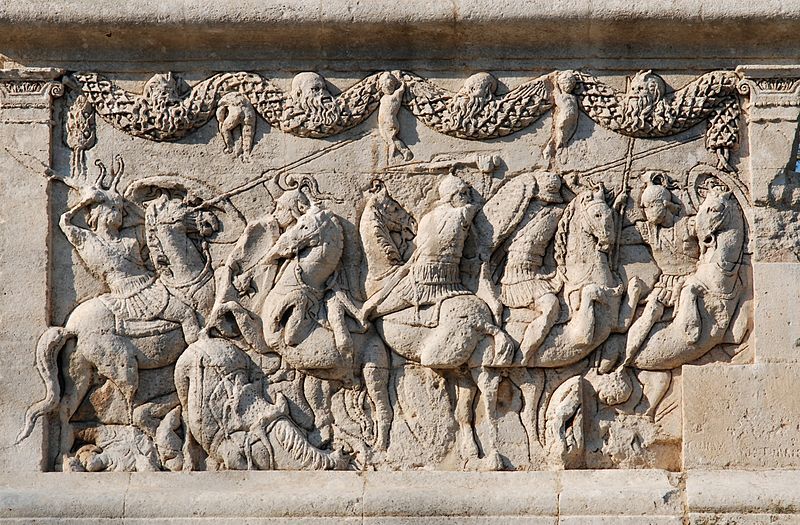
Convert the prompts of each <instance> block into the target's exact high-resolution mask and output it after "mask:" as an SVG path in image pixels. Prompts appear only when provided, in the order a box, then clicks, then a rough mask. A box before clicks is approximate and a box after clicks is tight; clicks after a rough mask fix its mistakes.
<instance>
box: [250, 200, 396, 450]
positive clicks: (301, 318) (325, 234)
mask: <svg viewBox="0 0 800 525" xmlns="http://www.w3.org/2000/svg"><path fill="white" fill-rule="evenodd" d="M343 249H344V232H343V229H342V225H341V223H340V222H339V219H338V218H337V216H336V215H334V214H333V213H332V212H330V211H328V210H322V209H320V208H319V207H317V206H315V205H312V206H311V208H309V209H308V210H307V211H306V212H305V213H304V214H303V215H302V216H301V217H300V218H299V219H298V220H297V222H296V223H295V224H294V225H292V226H291V227H290V228H288V229H287V230H286V231H285V232H284V233H283V234H281V236H280V237H279V238H278V240H277V241H276V242H275V244H274V245H273V246H272V248H271V249H270V250H269V252H268V253H267V255H266V257H265V262H266V263H267V264H275V263H277V264H279V265H280V268H279V270H278V275H277V277H276V279H275V284H274V285H273V286H272V288H271V290H270V291H269V293H268V294H267V297H266V299H265V300H264V306H263V308H262V310H261V319H262V321H263V330H264V339H265V341H266V343H267V346H268V347H269V348H270V349H271V350H273V351H275V352H277V353H278V354H280V355H281V356H282V357H283V359H284V360H285V362H286V363H287V364H288V365H289V366H291V367H292V368H294V369H296V370H299V371H301V372H303V373H305V374H306V377H305V379H304V390H305V395H306V399H307V401H308V402H309V404H310V405H311V408H312V410H313V412H314V420H315V421H314V423H315V425H314V426H315V427H316V429H317V430H318V431H319V432H320V437H321V439H322V440H323V441H324V440H326V439H327V438H329V437H330V435H331V434H332V424H333V415H332V411H331V398H332V396H333V394H335V393H336V391H338V390H339V389H341V388H342V387H343V386H350V387H352V386H354V383H355V382H357V381H358V378H357V377H356V375H357V374H359V373H360V374H361V376H362V377H363V380H364V384H365V386H366V389H367V393H368V394H369V397H370V399H371V400H372V402H373V403H374V405H375V411H376V420H377V421H376V424H377V435H376V436H375V448H376V449H377V450H386V448H387V446H388V441H389V430H390V428H391V423H392V410H391V406H390V404H389V391H388V378H389V360H388V354H387V351H386V347H385V346H384V344H383V341H381V339H380V337H378V335H377V334H376V333H375V332H374V331H372V330H369V331H366V332H365V331H364V330H361V329H360V327H359V326H356V324H355V323H354V322H353V318H355V316H356V314H357V312H356V310H355V306H353V304H352V302H351V300H350V299H349V297H348V296H347V295H346V294H345V292H344V291H343V290H341V289H340V288H339V286H338V283H337V278H338V277H339V270H340V267H341V258H342V253H343Z"/></svg>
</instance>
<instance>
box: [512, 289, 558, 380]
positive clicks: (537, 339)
mask: <svg viewBox="0 0 800 525" xmlns="http://www.w3.org/2000/svg"><path fill="white" fill-rule="evenodd" d="M536 306H537V308H539V310H540V311H541V313H540V314H539V315H538V316H537V317H536V318H535V319H534V320H533V321H531V322H530V323H529V324H528V326H527V327H526V328H525V334H524V335H523V336H522V342H520V344H519V349H520V351H521V352H522V366H527V364H528V363H529V362H530V361H531V359H533V357H534V355H535V354H536V350H538V349H539V347H540V346H542V343H543V342H544V340H545V338H546V337H547V335H548V334H549V333H550V330H551V329H552V328H553V325H555V324H556V321H557V320H558V316H559V315H561V303H560V302H559V301H558V297H556V295H555V294H551V293H548V294H545V295H543V296H541V297H540V298H539V299H537V300H536Z"/></svg>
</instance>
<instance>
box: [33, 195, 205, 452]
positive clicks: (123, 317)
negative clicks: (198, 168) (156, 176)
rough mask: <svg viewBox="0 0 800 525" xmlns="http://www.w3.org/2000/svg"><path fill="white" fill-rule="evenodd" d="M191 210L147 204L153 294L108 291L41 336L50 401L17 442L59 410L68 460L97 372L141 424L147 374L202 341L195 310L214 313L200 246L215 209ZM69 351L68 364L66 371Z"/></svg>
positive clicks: (164, 201) (165, 201) (39, 361)
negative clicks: (75, 422)
mask: <svg viewBox="0 0 800 525" xmlns="http://www.w3.org/2000/svg"><path fill="white" fill-rule="evenodd" d="M187 211H188V206H187V205H186V204H185V203H184V202H183V201H182V200H179V199H169V198H167V197H166V196H162V197H159V198H158V199H156V200H154V201H152V202H150V203H149V205H148V206H147V209H146V211H145V222H146V230H147V240H148V245H149V246H148V247H149V249H150V253H151V256H152V257H153V259H154V261H153V262H154V265H155V267H156V275H155V276H150V277H149V279H150V281H151V283H152V284H149V285H147V290H149V291H148V292H147V296H146V297H144V296H142V297H139V296H137V295H136V294H133V295H131V296H130V297H127V298H124V300H123V299H121V298H120V297H118V296H114V295H112V294H110V293H106V294H103V295H101V296H98V297H95V298H92V299H89V300H87V301H84V302H83V303H81V304H79V305H78V306H77V307H76V308H75V309H74V310H73V311H72V312H71V313H70V314H69V317H68V318H67V322H66V323H65V325H64V326H63V327H60V326H54V327H50V328H48V329H47V330H46V331H45V332H44V333H43V334H42V335H41V337H40V338H39V341H38V343H37V346H36V366H37V368H38V369H39V373H40V375H41V377H42V379H43V381H44V384H45V398H44V399H42V400H41V401H39V402H37V403H34V404H33V405H32V406H31V407H30V408H29V409H28V411H27V412H26V414H25V423H24V427H23V429H22V431H21V432H20V434H19V436H18V438H17V441H21V440H23V439H25V438H26V437H28V436H29V435H30V433H31V431H32V430H33V425H34V423H35V422H36V420H38V419H39V418H40V417H41V416H43V415H45V414H49V413H51V412H54V411H56V410H58V413H59V420H60V429H61V430H60V433H61V438H60V454H61V456H62V459H66V458H67V457H68V456H69V454H70V452H71V449H72V445H73V442H74V432H73V429H72V425H71V423H70V420H71V418H72V416H73V414H74V413H75V411H76V410H77V409H78V407H79V406H80V404H81V403H82V402H83V400H84V398H85V396H86V394H87V392H88V391H89V388H90V387H91V385H92V378H93V371H97V372H98V373H99V374H100V375H101V376H103V377H105V378H107V379H108V380H110V381H111V382H113V383H114V385H116V387H117V388H118V389H119V390H120V392H122V394H123V395H124V397H125V400H126V402H127V404H128V412H129V413H128V418H129V423H131V424H137V423H139V424H141V422H140V421H137V419H138V418H137V410H136V408H137V406H141V404H142V401H141V400H138V399H136V393H137V391H138V387H139V370H140V369H155V368H162V367H165V366H169V365H171V364H174V363H175V361H176V360H177V359H178V357H179V356H180V354H181V352H183V351H184V349H185V348H186V346H187V344H188V342H191V341H192V340H194V339H195V338H196V337H197V328H196V327H198V326H199V323H198V321H197V319H195V318H194V315H195V311H197V312H198V313H199V315H201V316H203V315H205V314H207V313H208V311H209V310H210V308H211V304H212V303H211V301H212V300H213V296H214V292H213V286H214V280H213V279H212V276H213V274H212V272H211V267H210V261H209V260H208V257H207V253H205V252H204V250H203V249H202V248H201V247H198V246H197V245H196V244H195V243H196V242H198V238H202V237H205V236H208V235H210V234H212V233H213V227H211V224H212V223H213V218H212V216H211V215H210V214H209V212H203V213H202V214H201V215H197V214H189V213H187ZM209 221H210V222H209ZM62 227H64V226H62ZM207 227H210V228H211V229H210V230H209V229H208V228H207ZM108 263H109V264H111V265H113V264H114V262H113V261H108ZM114 305H117V306H116V307H115V306H114ZM139 311H146V312H150V313H149V314H147V315H146V318H144V319H143V318H141V314H140V315H137V314H136V312H139ZM159 312H160V313H159ZM73 341H74V343H73ZM62 350H63V356H62V362H63V363H64V366H63V367H59V364H58V355H59V353H62ZM61 381H63V392H62V388H61Z"/></svg>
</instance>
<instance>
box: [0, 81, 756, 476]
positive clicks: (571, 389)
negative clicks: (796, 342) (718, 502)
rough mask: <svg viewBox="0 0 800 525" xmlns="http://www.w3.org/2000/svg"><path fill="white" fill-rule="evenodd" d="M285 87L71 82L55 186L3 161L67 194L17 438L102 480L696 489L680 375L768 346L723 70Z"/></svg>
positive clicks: (736, 112) (737, 129)
mask: <svg viewBox="0 0 800 525" xmlns="http://www.w3.org/2000/svg"><path fill="white" fill-rule="evenodd" d="M268 76H270V75H266V74H264V75H262V74H257V73H244V72H241V73H220V74H215V75H213V76H210V77H208V78H192V77H190V76H188V75H187V76H186V77H185V78H181V77H180V76H178V75H175V74H173V73H165V74H156V75H154V76H153V77H151V78H150V79H148V80H146V81H145V82H137V81H136V80H135V79H124V78H121V79H111V78H110V76H104V75H101V74H98V73H72V74H69V75H66V76H65V77H64V78H63V84H64V86H65V87H66V96H65V97H63V99H62V102H61V105H62V106H63V107H62V108H61V109H62V111H61V112H60V116H59V119H58V135H60V137H61V140H60V143H58V144H57V147H56V148H55V151H54V153H53V166H52V167H45V166H41V165H38V164H37V163H36V162H33V161H31V159H29V158H27V157H25V156H24V155H22V154H15V153H14V152H11V151H10V152H9V153H10V154H12V156H14V158H15V159H16V160H17V161H18V162H19V163H20V164H22V165H24V166H27V167H29V168H30V169H31V170H32V171H36V172H38V173H43V174H44V175H45V176H47V177H49V178H50V179H51V180H52V186H51V194H52V198H51V212H52V215H53V225H52V226H53V234H52V237H53V238H52V244H51V246H50V250H51V254H50V257H51V266H52V271H53V273H54V275H55V276H57V278H56V279H54V280H53V284H52V305H51V316H52V327H50V328H49V329H47V331H45V332H44V333H43V334H42V335H41V337H40V338H39V342H38V344H37V347H36V349H35V356H36V364H37V368H38V370H39V373H40V375H41V378H42V380H43V381H44V386H45V395H44V398H43V399H42V400H40V401H37V402H36V403H34V404H33V405H32V406H31V407H30V409H29V410H28V412H27V414H26V416H25V420H24V422H21V423H22V429H21V432H20V435H19V438H18V441H20V442H23V441H24V440H25V439H26V438H27V436H28V435H29V434H30V432H31V430H32V428H33V426H34V425H35V424H36V423H37V421H43V423H44V424H45V425H46V426H47V428H48V433H47V435H48V436H49V443H48V444H47V447H45V448H46V449H47V450H48V452H47V454H48V463H49V464H50V466H51V467H52V468H53V469H55V470H78V471H92V472H94V471H105V470H118V471H143V470H173V471H175V470H226V469H237V470H241V469H394V470H397V469H450V470H462V469H464V470H502V469H520V470H538V469H564V468H584V467H589V468H636V467H658V468H668V469H678V468H680V435H681V414H680V412H681V411H680V404H681V402H682V400H681V398H682V394H681V367H682V366H683V365H685V364H704V363H710V362H740V363H741V362H748V361H749V360H750V355H751V354H750V351H749V337H750V331H751V324H752V321H751V318H752V286H751V280H752V277H751V269H750V253H751V249H750V239H749V232H750V225H749V221H750V220H751V219H750V213H749V212H750V209H751V207H752V204H751V190H750V187H749V181H748V179H747V178H746V177H743V176H741V174H740V169H741V168H740V165H741V164H742V163H741V162H740V153H739V150H738V146H739V143H740V139H741V137H740V134H741V128H742V127H743V126H742V116H741V109H742V104H743V102H742V96H743V95H742V94H741V93H744V92H745V91H746V90H745V89H744V88H742V82H741V80H740V77H739V75H738V74H737V73H735V72H732V71H714V72H710V73H706V74H704V75H701V76H699V77H696V78H691V77H685V76H680V75H673V76H671V77H665V78H662V77H661V76H659V75H657V74H655V73H653V72H652V71H642V72H639V73H636V74H634V75H632V76H630V77H629V78H624V77H622V76H620V75H604V76H603V75H601V76H594V75H592V74H590V73H588V72H581V71H571V70H568V71H556V72H552V73H546V74H542V75H540V76H538V77H536V78H534V79H532V80H531V79H523V78H519V77H516V76H513V75H503V74H491V73H487V72H481V73H476V74H474V75H472V76H469V77H468V78H466V79H465V80H453V79H445V80H435V81H434V80H429V79H426V78H425V77H424V76H423V75H420V74H417V73H412V72H407V71H384V72H378V73H375V74H373V75H370V76H367V77H366V78H349V79H348V78H340V79H338V80H337V81H336V85H334V83H332V82H329V81H327V80H326V79H325V78H324V77H323V76H322V75H321V74H319V73H316V72H302V73H299V74H297V75H294V76H293V77H287V76H285V75H281V74H276V75H273V76H272V77H273V78H272V79H267V77H268ZM338 85H341V86H349V87H342V88H339V87H336V86H338ZM670 86H676V89H673V88H672V87H670ZM740 92H741V93H740ZM548 119H549V121H548ZM214 120H216V122H212V121H214ZM26 446H27V445H26Z"/></svg>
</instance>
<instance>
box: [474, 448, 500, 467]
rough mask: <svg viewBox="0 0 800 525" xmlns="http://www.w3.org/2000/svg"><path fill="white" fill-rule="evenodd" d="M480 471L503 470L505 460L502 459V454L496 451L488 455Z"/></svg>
mask: <svg viewBox="0 0 800 525" xmlns="http://www.w3.org/2000/svg"><path fill="white" fill-rule="evenodd" d="M478 469H479V470H482V471H484V472H493V471H498V470H503V469H504V465H503V458H502V457H500V453H499V452H497V451H496V450H495V451H494V452H490V453H488V454H486V456H485V457H484V458H483V459H481V461H480V463H479V465H478Z"/></svg>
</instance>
